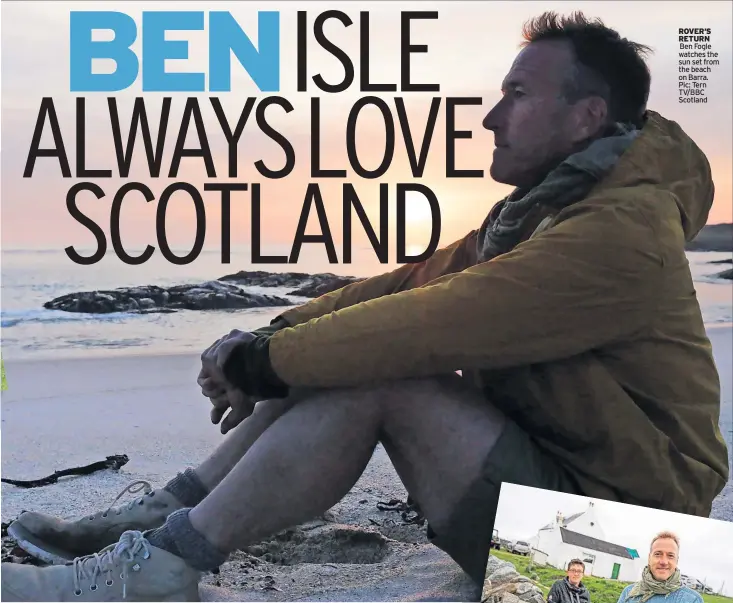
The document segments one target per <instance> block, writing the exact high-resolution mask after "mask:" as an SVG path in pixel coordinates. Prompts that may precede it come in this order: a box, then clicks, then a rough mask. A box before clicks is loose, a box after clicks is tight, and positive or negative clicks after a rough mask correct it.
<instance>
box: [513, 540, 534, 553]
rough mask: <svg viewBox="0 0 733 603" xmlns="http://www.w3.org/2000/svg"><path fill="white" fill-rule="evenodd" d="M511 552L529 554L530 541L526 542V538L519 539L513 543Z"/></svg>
mask: <svg viewBox="0 0 733 603" xmlns="http://www.w3.org/2000/svg"><path fill="white" fill-rule="evenodd" d="M509 552H510V553H514V554H515V555H529V543H528V542H524V540H517V541H516V542H514V543H512V548H511V550H510V551H509Z"/></svg>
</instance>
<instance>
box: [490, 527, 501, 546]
mask: <svg viewBox="0 0 733 603" xmlns="http://www.w3.org/2000/svg"><path fill="white" fill-rule="evenodd" d="M500 546H501V541H500V540H499V530H494V533H493V534H492V536H491V548H492V549H499V548H500Z"/></svg>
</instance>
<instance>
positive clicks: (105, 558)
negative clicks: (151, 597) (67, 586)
mask: <svg viewBox="0 0 733 603" xmlns="http://www.w3.org/2000/svg"><path fill="white" fill-rule="evenodd" d="M149 547H150V543H149V542H148V541H147V540H146V538H145V537H144V536H143V534H142V532H138V531H133V530H130V531H127V532H125V533H124V534H122V536H121V537H120V540H119V541H118V542H117V543H116V544H111V545H109V546H108V547H105V548H103V549H102V550H101V551H99V552H98V553H93V554H91V555H86V556H84V557H77V558H76V559H74V561H73V562H72V563H71V565H72V566H73V568H74V594H75V595H76V596H81V594H82V592H83V591H82V588H81V585H82V582H86V581H90V582H91V585H90V586H89V590H91V591H95V590H97V588H98V586H97V578H98V577H99V576H101V575H102V574H106V576H107V580H106V582H105V584H106V585H107V586H112V584H114V579H113V577H112V573H113V572H115V570H116V569H117V568H118V567H119V565H120V564H122V573H120V579H121V580H122V598H123V599H125V598H126V597H127V577H128V574H129V568H130V566H132V570H133V571H138V570H139V569H140V565H139V564H138V563H137V562H136V558H137V557H138V555H139V554H140V552H141V551H142V558H143V559H148V558H149V557H150V548H149Z"/></svg>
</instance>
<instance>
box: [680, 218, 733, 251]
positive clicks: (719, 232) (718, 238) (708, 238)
mask: <svg viewBox="0 0 733 603" xmlns="http://www.w3.org/2000/svg"><path fill="white" fill-rule="evenodd" d="M686 249H687V251H733V224H710V225H708V226H704V227H703V229H702V230H701V231H700V233H699V234H698V235H697V236H696V237H695V238H694V239H693V240H692V241H690V242H689V243H688V244H687V245H686Z"/></svg>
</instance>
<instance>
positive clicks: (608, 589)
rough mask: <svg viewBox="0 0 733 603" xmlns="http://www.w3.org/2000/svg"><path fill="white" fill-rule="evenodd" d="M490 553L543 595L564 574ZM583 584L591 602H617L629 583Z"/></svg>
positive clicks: (712, 599) (730, 602)
mask: <svg viewBox="0 0 733 603" xmlns="http://www.w3.org/2000/svg"><path fill="white" fill-rule="evenodd" d="M491 554H492V555H494V556H495V557H497V558H498V559H501V560H502V561H508V562H509V563H512V564H514V567H515V568H516V569H517V571H518V572H519V573H520V574H521V575H522V576H527V577H528V578H531V579H532V580H534V581H535V583H536V584H537V586H539V587H540V588H541V589H542V594H543V595H544V596H545V597H547V594H548V593H549V592H550V587H551V586H552V585H553V583H554V582H555V581H556V580H560V579H562V578H564V577H565V575H566V574H565V572H564V571H563V570H559V569H555V568H554V567H549V566H538V565H535V566H534V567H533V568H532V571H531V572H529V571H528V569H527V568H528V567H529V564H530V559H529V557H523V556H522V555H513V554H512V553H508V552H506V551H497V550H496V549H492V550H491ZM583 584H585V586H586V587H587V588H588V591H589V592H590V600H591V603H617V601H618V598H619V596H621V591H623V590H624V588H626V587H627V586H628V585H629V584H630V583H629V582H619V581H618V580H608V579H605V578H594V577H593V576H585V577H584V578H583ZM702 598H703V600H704V601H705V603H733V599H732V598H730V597H721V596H720V595H702Z"/></svg>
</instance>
